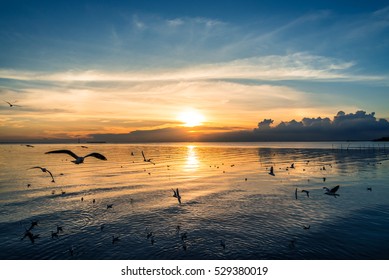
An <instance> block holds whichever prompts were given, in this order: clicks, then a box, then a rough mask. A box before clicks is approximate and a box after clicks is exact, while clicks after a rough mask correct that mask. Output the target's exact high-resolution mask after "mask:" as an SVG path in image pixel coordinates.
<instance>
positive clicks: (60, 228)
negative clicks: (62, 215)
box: [57, 225, 63, 233]
mask: <svg viewBox="0 0 389 280" xmlns="http://www.w3.org/2000/svg"><path fill="white" fill-rule="evenodd" d="M59 232H63V227H62V226H58V225H57V233H59Z"/></svg>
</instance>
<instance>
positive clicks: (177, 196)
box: [172, 188, 181, 204]
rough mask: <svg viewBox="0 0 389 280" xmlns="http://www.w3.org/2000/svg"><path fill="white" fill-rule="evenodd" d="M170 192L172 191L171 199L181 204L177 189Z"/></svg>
mask: <svg viewBox="0 0 389 280" xmlns="http://www.w3.org/2000/svg"><path fill="white" fill-rule="evenodd" d="M172 190H173V197H175V198H177V200H178V203H179V204H181V196H180V192H179V191H178V188H177V189H176V190H174V189H172Z"/></svg>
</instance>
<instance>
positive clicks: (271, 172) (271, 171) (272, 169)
mask: <svg viewBox="0 0 389 280" xmlns="http://www.w3.org/2000/svg"><path fill="white" fill-rule="evenodd" d="M269 174H270V175H272V176H275V174H274V168H273V166H272V167H270V172H269Z"/></svg>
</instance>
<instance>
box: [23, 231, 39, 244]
mask: <svg viewBox="0 0 389 280" xmlns="http://www.w3.org/2000/svg"><path fill="white" fill-rule="evenodd" d="M26 237H28V239H30V241H31V243H35V239H37V238H39V234H33V233H32V232H31V231H30V230H28V229H27V230H26V231H25V232H24V235H23V237H22V239H21V240H23V239H24V238H26Z"/></svg>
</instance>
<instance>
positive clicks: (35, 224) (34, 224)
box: [28, 221, 38, 231]
mask: <svg viewBox="0 0 389 280" xmlns="http://www.w3.org/2000/svg"><path fill="white" fill-rule="evenodd" d="M37 225H38V221H32V222H31V226H30V227H29V229H28V231H30V230H32V229H33V228H34V227H35V226H37Z"/></svg>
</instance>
